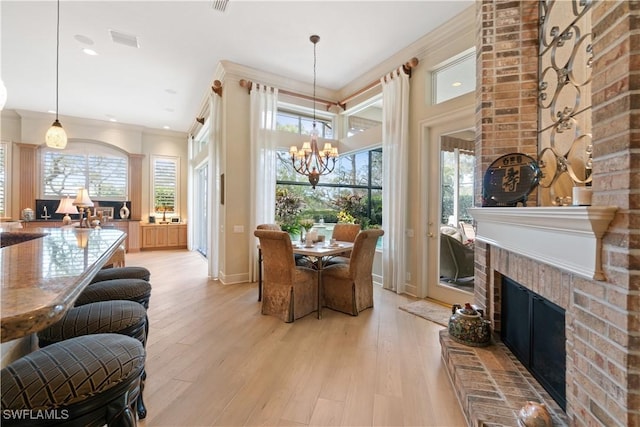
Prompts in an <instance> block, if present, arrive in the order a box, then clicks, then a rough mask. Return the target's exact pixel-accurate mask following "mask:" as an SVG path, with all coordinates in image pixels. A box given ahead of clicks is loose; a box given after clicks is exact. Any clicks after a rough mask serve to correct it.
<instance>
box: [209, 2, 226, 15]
mask: <svg viewBox="0 0 640 427" xmlns="http://www.w3.org/2000/svg"><path fill="white" fill-rule="evenodd" d="M228 4H229V0H212V1H211V7H212V8H213V9H215V10H219V11H220V12H224V10H225V9H226V8H227V5H228Z"/></svg>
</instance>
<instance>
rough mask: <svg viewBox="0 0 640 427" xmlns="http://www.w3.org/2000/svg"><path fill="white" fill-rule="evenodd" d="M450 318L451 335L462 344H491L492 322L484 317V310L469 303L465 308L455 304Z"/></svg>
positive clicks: (480, 345) (477, 345)
mask: <svg viewBox="0 0 640 427" xmlns="http://www.w3.org/2000/svg"><path fill="white" fill-rule="evenodd" d="M451 313H452V315H451V317H450V318H449V335H450V336H451V339H452V340H454V341H455V342H459V343H460V344H466V345H470V346H473V347H484V346H487V345H489V344H491V323H490V322H489V321H488V320H485V319H483V318H482V311H481V310H477V309H475V308H473V307H472V306H471V304H469V303H465V305H464V308H462V307H461V306H460V304H454V305H453V307H452V308H451Z"/></svg>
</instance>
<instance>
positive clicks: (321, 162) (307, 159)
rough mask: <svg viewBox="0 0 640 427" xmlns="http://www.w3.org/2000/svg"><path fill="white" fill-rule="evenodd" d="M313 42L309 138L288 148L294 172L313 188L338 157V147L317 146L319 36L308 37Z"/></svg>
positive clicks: (332, 167)
mask: <svg viewBox="0 0 640 427" xmlns="http://www.w3.org/2000/svg"><path fill="white" fill-rule="evenodd" d="M309 40H310V41H311V43H313V129H312V130H311V140H310V141H308V142H305V143H304V144H302V148H300V149H299V148H298V147H296V146H295V145H292V146H291V148H290V149H289V154H291V163H292V164H293V168H294V169H295V171H296V172H298V173H299V174H301V175H306V176H307V177H308V179H309V183H310V184H311V188H313V189H315V188H316V185H317V184H318V182H319V181H320V175H326V174H329V173H331V172H333V169H334V167H335V165H336V159H337V158H338V148H336V147H333V146H331V144H330V143H328V142H327V143H325V144H324V148H323V149H322V150H320V149H319V147H318V129H316V44H317V43H318V42H319V41H320V36H317V35H313V36H311V37H309Z"/></svg>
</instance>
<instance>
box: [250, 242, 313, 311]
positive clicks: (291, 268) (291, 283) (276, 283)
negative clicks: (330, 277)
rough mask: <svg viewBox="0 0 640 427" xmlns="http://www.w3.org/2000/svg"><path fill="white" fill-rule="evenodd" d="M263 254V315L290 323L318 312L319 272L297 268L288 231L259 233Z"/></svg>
mask: <svg viewBox="0 0 640 427" xmlns="http://www.w3.org/2000/svg"><path fill="white" fill-rule="evenodd" d="M253 234H254V235H255V236H256V237H257V238H258V239H259V240H260V250H261V251H262V267H263V269H264V274H263V276H264V277H263V282H262V314H267V315H271V316H276V317H278V318H280V319H282V320H284V321H285V322H287V323H290V322H293V321H294V320H296V319H299V318H301V317H304V316H306V315H307V314H310V313H312V312H314V311H316V310H317V309H318V272H317V271H316V270H313V269H311V268H307V267H302V266H297V265H296V263H295V260H294V258H293V247H292V246H291V237H289V233H287V232H285V231H275V230H255V231H254V232H253Z"/></svg>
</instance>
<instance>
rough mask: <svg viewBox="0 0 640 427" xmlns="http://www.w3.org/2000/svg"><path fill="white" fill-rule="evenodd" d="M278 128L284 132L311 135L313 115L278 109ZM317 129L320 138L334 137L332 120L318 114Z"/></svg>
mask: <svg viewBox="0 0 640 427" xmlns="http://www.w3.org/2000/svg"><path fill="white" fill-rule="evenodd" d="M276 129H277V130H280V131H284V132H291V133H297V134H300V135H311V130H312V129H313V116H310V115H306V114H301V113H297V112H293V111H286V110H278V114H277V116H276ZM316 129H317V130H318V136H319V137H320V138H330V139H331V138H333V129H332V126H331V120H329V119H326V118H319V117H317V116H316Z"/></svg>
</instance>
